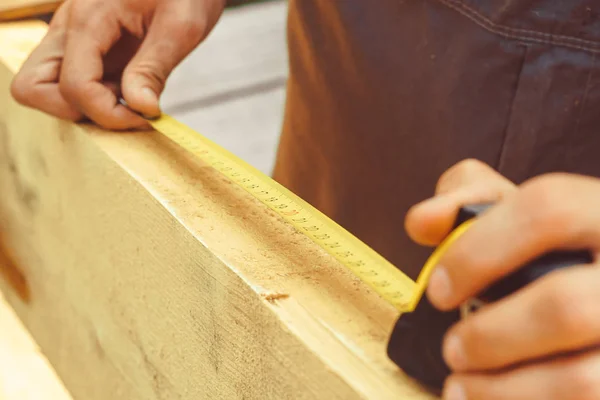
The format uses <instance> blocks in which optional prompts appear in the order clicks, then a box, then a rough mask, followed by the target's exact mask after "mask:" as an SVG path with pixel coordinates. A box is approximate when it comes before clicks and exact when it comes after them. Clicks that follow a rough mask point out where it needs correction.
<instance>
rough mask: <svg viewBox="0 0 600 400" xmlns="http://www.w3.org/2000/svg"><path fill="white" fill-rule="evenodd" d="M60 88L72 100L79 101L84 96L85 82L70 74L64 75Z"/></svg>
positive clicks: (64, 95)
mask: <svg viewBox="0 0 600 400" xmlns="http://www.w3.org/2000/svg"><path fill="white" fill-rule="evenodd" d="M58 88H59V90H60V93H61V95H62V96H63V97H64V98H65V99H66V100H67V101H70V102H77V101H78V100H79V99H80V98H81V97H82V96H83V83H82V82H80V81H79V80H78V79H76V78H74V77H69V76H62V77H61V79H60V81H59V83H58Z"/></svg>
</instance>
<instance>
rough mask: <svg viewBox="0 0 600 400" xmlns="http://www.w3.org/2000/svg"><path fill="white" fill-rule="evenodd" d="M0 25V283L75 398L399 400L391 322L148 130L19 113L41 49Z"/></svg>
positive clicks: (299, 238) (20, 31)
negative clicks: (5, 276)
mask: <svg viewBox="0 0 600 400" xmlns="http://www.w3.org/2000/svg"><path fill="white" fill-rule="evenodd" d="M45 30H46V26H45V25H43V24H38V23H19V24H6V25H3V26H0V43H2V46H1V47H0V61H1V63H0V193H2V197H1V198H0V226H1V227H2V230H3V234H4V242H5V246H6V247H7V248H9V249H11V252H12V255H13V258H14V261H15V264H16V265H17V268H19V269H20V271H21V272H22V273H23V275H24V276H25V277H26V279H27V285H28V287H29V290H30V299H29V300H28V301H23V300H22V299H21V298H20V297H19V296H18V295H17V293H16V292H15V291H13V290H12V288H11V287H10V285H9V284H8V283H7V282H6V281H4V280H1V281H0V288H1V289H2V290H3V291H4V293H5V294H6V297H7V299H8V301H9V303H10V304H11V305H12V306H13V307H14V309H15V310H16V312H17V314H18V315H19V316H20V317H21V319H22V320H23V322H24V324H25V325H26V326H27V328H28V329H29V330H30V331H31V332H32V334H33V336H34V337H35V339H36V341H37V343H38V344H39V346H40V347H41V349H43V351H44V353H45V354H46V356H47V357H48V359H49V360H50V362H51V363H52V365H53V367H54V368H55V369H56V371H57V373H58V374H59V375H60V376H61V379H62V380H63V382H64V383H65V385H66V387H67V388H68V389H69V391H70V392H71V395H72V396H73V397H74V398H75V399H86V400H88V399H89V400H96V399H97V400H100V399H102V400H104V399H107V398H110V399H128V400H137V399H140V400H142V399H143V400H153V399H177V398H181V399H221V398H222V399H242V398H244V399H312V398H320V399H354V398H372V399H397V398H402V399H406V400H417V399H418V400H421V399H429V398H430V397H429V396H428V395H426V394H425V393H423V392H421V390H420V389H419V388H417V387H416V386H415V385H413V384H412V383H411V382H410V381H409V380H408V379H407V378H406V376H405V375H404V374H402V373H401V372H400V371H399V370H398V368H397V367H396V366H395V365H393V363H392V362H391V361H390V360H389V359H387V357H386V355H385V345H386V341H387V337H388V335H389V332H390V330H391V327H392V325H393V323H394V321H395V318H396V317H397V314H396V312H395V310H394V309H393V308H392V307H391V306H390V305H389V304H387V303H385V302H384V301H382V300H381V299H380V298H379V297H377V296H376V295H375V294H374V293H372V292H371V291H370V290H369V289H368V288H367V287H366V286H364V285H363V284H362V283H361V282H359V281H358V280H356V279H355V278H354V277H353V276H352V275H351V274H350V273H349V272H348V271H347V270H345V269H344V268H343V267H342V266H340V265H339V264H338V263H337V262H335V260H333V259H332V258H331V257H329V256H328V255H327V254H326V253H325V252H323V251H321V249H319V248H317V247H316V246H315V245H313V244H312V242H310V241H309V240H308V239H306V238H305V237H304V236H303V235H301V234H298V233H296V232H295V231H294V230H293V229H292V228H290V227H289V226H287V225H285V224H284V223H283V222H282V221H281V220H280V219H278V218H277V217H276V216H275V215H273V214H272V213H271V212H269V211H268V210H266V209H265V208H264V207H263V206H262V205H261V204H260V203H258V202H256V201H254V200H253V199H252V198H250V197H249V196H248V195H247V194H246V193H245V192H244V191H243V190H241V189H238V188H236V187H235V186H233V185H231V184H229V183H228V182H227V181H226V180H225V179H223V178H222V177H221V176H220V175H219V174H218V173H216V172H215V171H214V170H212V169H210V168H208V167H207V166H205V165H203V164H201V163H199V162H197V161H195V160H193V159H191V158H190V157H188V156H187V155H186V154H185V153H184V152H182V151H181V150H180V149H178V148H176V147H174V146H172V145H171V144H170V143H169V142H168V141H167V140H166V139H164V138H163V137H162V136H160V135H159V134H157V133H156V132H141V133H127V134H125V133H117V132H106V131H102V130H99V129H96V128H93V127H90V126H78V125H75V124H72V123H68V122H64V121H58V120H56V119H54V118H52V117H50V116H48V115H45V114H42V113H39V112H37V111H34V110H30V109H26V108H24V107H21V106H19V105H17V104H16V103H15V102H14V101H13V100H12V99H11V98H10V96H9V95H8V86H9V83H10V80H11V78H12V76H13V74H14V72H15V71H16V70H17V69H18V67H19V66H20V64H21V62H22V61H23V59H24V58H25V57H26V55H27V54H28V53H29V52H30V51H31V50H32V48H33V47H34V46H35V44H36V43H37V42H39V40H40V39H41V37H42V36H43V35H44V33H45Z"/></svg>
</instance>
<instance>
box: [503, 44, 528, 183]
mask: <svg viewBox="0 0 600 400" xmlns="http://www.w3.org/2000/svg"><path fill="white" fill-rule="evenodd" d="M527 53H528V47H527V46H525V49H524V51H523V58H522V59H521V65H519V71H518V75H517V79H516V82H515V87H514V93H513V96H512V99H511V101H510V110H509V112H508V117H507V118H506V126H505V127H504V132H502V134H503V137H502V147H500V154H498V161H497V162H496V169H497V170H498V172H500V173H502V174H504V172H507V171H505V170H504V167H505V164H506V162H505V161H506V159H505V156H506V152H507V147H508V141H509V139H510V132H511V129H510V128H511V125H512V122H513V113H514V111H515V101H516V99H517V96H518V95H519V85H520V84H521V79H522V78H523V69H524V68H525V64H526V63H527Z"/></svg>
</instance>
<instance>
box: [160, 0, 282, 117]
mask: <svg viewBox="0 0 600 400" xmlns="http://www.w3.org/2000/svg"><path fill="white" fill-rule="evenodd" d="M286 15H287V2H286V1H273V2H266V3H259V4H254V5H246V6H243V7H241V8H234V9H229V10H226V11H225V12H224V13H223V16H222V17H221V19H220V20H219V22H218V24H217V25H216V26H215V28H214V29H213V31H212V32H211V34H210V35H209V36H208V38H206V40H205V41H204V42H203V43H202V44H200V45H199V46H198V47H197V48H196V49H195V50H194V51H193V52H192V53H191V54H190V55H189V56H188V57H187V58H186V59H185V60H184V61H183V62H182V63H181V64H180V65H179V66H178V67H177V68H176V69H175V70H174V71H173V74H172V75H171V77H170V78H169V80H168V81H167V85H166V88H165V92H164V94H163V96H162V98H161V105H162V106H163V108H164V110H165V111H166V112H168V113H170V114H176V113H178V112H189V111H192V110H198V109H200V108H204V107H208V106H210V105H214V104H217V103H221V102H224V101H227V100H229V99H235V98H240V97H244V96H249V95H253V94H255V93H258V92H264V91H270V90H276V89H277V88H282V87H284V85H285V81H286V78H287V75H288V59H287V46H286V33H285V32H286V31H285V30H286ZM232 117H235V116H232Z"/></svg>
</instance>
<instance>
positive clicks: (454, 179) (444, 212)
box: [405, 159, 516, 246]
mask: <svg viewBox="0 0 600 400" xmlns="http://www.w3.org/2000/svg"><path fill="white" fill-rule="evenodd" d="M515 191H516V186H515V185H514V184H513V183H512V182H511V181H509V180H508V179H506V178H505V177H503V176H502V175H500V174H499V173H498V172H496V171H495V170H494V169H492V168H491V167H489V166H488V165H487V164H484V163H482V162H481V161H478V160H473V159H467V160H464V161H461V162H459V163H457V164H455V165H454V166H452V167H451V168H449V169H448V170H447V171H446V172H444V173H443V174H442V176H441V177H440V179H439V180H438V183H437V186H436V190H435V193H436V196H435V197H433V198H431V199H429V200H426V201H424V202H422V203H420V204H417V205H416V206H414V207H412V208H411V209H410V210H409V211H408V213H407V217H406V219H405V229H406V231H407V233H408V234H409V236H410V237H411V239H412V240H414V241H415V242H417V243H419V244H422V245H429V246H433V245H437V244H439V243H440V242H441V241H442V240H443V239H444V238H445V237H446V236H447V235H448V233H449V231H450V229H452V226H453V225H454V220H455V218H456V214H457V212H458V209H459V208H460V207H461V206H464V205H466V204H468V203H471V204H473V203H483V202H492V201H498V200H500V199H502V198H503V197H504V196H506V195H508V194H510V193H514V192H515Z"/></svg>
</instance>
